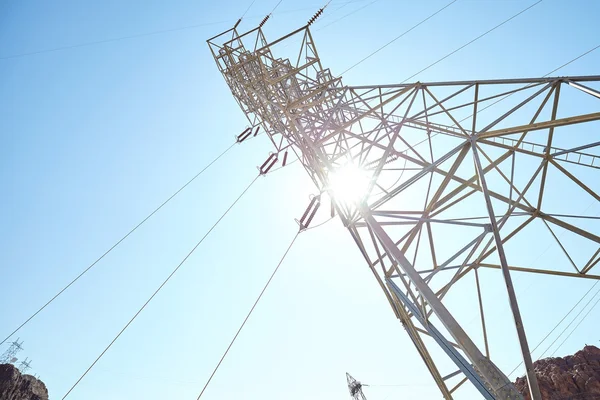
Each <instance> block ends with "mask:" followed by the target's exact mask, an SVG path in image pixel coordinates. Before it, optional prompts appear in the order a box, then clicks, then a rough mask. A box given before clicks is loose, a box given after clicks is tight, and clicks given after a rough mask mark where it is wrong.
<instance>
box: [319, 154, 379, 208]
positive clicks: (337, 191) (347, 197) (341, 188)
mask: <svg viewBox="0 0 600 400" xmlns="http://www.w3.org/2000/svg"><path fill="white" fill-rule="evenodd" d="M370 182H371V179H370V176H369V174H368V172H367V171H365V170H364V169H362V168H360V167H359V166H357V165H356V164H353V163H350V162H349V163H346V164H344V165H342V166H340V167H339V168H336V169H334V170H333V171H331V172H330V173H329V192H330V193H331V195H332V196H333V198H334V199H335V200H336V201H337V202H340V203H343V204H346V205H347V206H350V205H357V204H358V203H360V202H361V201H362V200H363V199H364V197H365V196H366V195H367V191H368V190H369V184H370Z"/></svg>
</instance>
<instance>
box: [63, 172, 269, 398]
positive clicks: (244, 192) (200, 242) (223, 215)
mask: <svg viewBox="0 0 600 400" xmlns="http://www.w3.org/2000/svg"><path fill="white" fill-rule="evenodd" d="M259 177H260V174H259V175H257V176H256V177H255V178H254V179H253V180H252V182H250V184H249V185H248V186H246V188H245V189H244V190H243V191H242V193H241V194H240V195H239V196H238V197H237V198H236V199H235V200H234V201H233V203H231V205H230V206H229V207H228V208H227V209H226V210H225V212H224V213H223V214H222V215H221V216H220V217H219V219H217V221H216V222H215V223H214V224H213V225H212V226H211V227H210V229H209V230H208V231H207V232H206V233H205V234H204V236H202V238H201V239H200V240H199V241H198V242H197V243H196V245H195V246H194V247H193V248H192V249H191V250H190V252H189V253H188V254H187V255H186V256H185V257H184V258H183V259H182V260H181V262H180V263H179V264H178V265H177V266H176V267H175V269H173V271H171V273H170V274H169V275H168V276H167V278H166V279H165V280H164V281H163V282H162V283H161V284H160V286H158V288H157V289H156V290H155V291H154V292H153V293H152V295H151V296H150V297H149V298H148V299H147V300H146V302H145V303H144V304H143V305H142V306H141V307H140V308H139V309H138V310H137V312H136V313H135V314H134V315H133V317H131V319H130V320H129V321H128V322H127V324H125V326H124V327H123V328H122V329H121V330H120V331H119V333H117V335H116V336H115V337H114V338H113V340H112V341H111V342H110V343H109V344H108V346H106V348H105V349H104V350H103V351H102V352H101V353H100V355H99V356H98V357H97V358H96V359H95V360H94V361H93V362H92V364H91V365H90V366H89V367H88V368H87V369H86V370H85V372H84V373H83V374H82V375H81V376H80V377H79V379H78V380H77V381H76V382H75V383H74V384H73V386H71V388H70V389H69V390H68V392H67V393H66V394H65V395H64V396H63V397H62V400H64V399H66V398H67V396H68V395H69V394H70V393H71V392H72V391H73V389H75V387H77V385H78V384H79V383H80V382H81V381H82V379H83V378H84V377H85V376H86V375H87V374H88V372H90V371H91V370H92V368H94V366H95V365H96V363H97V362H98V361H100V359H101V358H102V357H103V356H104V354H105V353H106V352H107V351H108V350H109V349H110V348H111V347H112V345H113V344H114V343H115V342H116V341H117V340H118V339H119V337H120V336H121V335H122V334H123V332H125V331H126V330H127V328H128V327H129V326H130V325H131V323H132V322H133V321H135V319H136V318H137V317H138V315H140V314H141V312H142V311H144V309H145V308H146V306H147V305H148V304H149V303H150V301H152V299H153V298H154V297H155V296H156V295H157V294H158V293H159V292H160V290H161V289H162V288H163V287H164V286H165V285H166V284H167V282H169V280H170V279H171V278H172V277H173V275H175V273H177V271H179V269H180V268H181V266H182V265H183V264H184V263H185V262H186V261H187V260H188V258H190V256H191V255H192V254H193V253H194V252H195V251H196V249H197V248H198V247H199V246H200V244H202V242H203V241H204V239H206V238H207V237H208V235H209V234H210V233H211V232H212V231H213V230H214V229H215V228H216V227H217V225H218V224H219V222H221V220H223V218H225V216H226V215H227V214H228V213H229V211H231V209H232V208H233V206H235V205H236V204H237V202H238V201H239V200H240V199H241V198H242V197H243V196H244V194H246V192H247V191H248V190H249V189H250V188H251V187H252V185H254V183H255V182H256V180H257V179H258V178H259Z"/></svg>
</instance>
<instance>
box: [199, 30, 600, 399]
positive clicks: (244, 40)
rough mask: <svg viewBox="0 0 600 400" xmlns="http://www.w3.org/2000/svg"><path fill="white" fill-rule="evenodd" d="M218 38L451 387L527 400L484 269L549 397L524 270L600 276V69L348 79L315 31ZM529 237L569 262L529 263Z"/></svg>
mask: <svg viewBox="0 0 600 400" xmlns="http://www.w3.org/2000/svg"><path fill="white" fill-rule="evenodd" d="M208 44H209V47H210V49H211V51H212V53H213V55H214V58H215V61H216V63H217V65H218V68H219V70H220V72H221V73H222V74H223V76H224V78H225V80H226V82H227V84H228V85H229V88H230V89H231V92H232V94H233V96H234V98H235V99H236V101H237V102H238V103H239V106H240V107H241V109H242V110H243V112H244V113H245V114H246V116H247V117H248V119H249V121H250V123H251V125H252V126H261V127H262V129H263V130H264V131H265V132H266V133H267V134H268V136H269V138H270V140H271V141H272V143H273V146H274V147H275V152H274V155H273V156H272V157H271V159H272V160H277V159H279V160H281V159H282V158H284V159H286V158H287V153H288V152H293V153H295V155H296V156H297V158H298V159H299V160H300V161H301V163H302V165H303V166H304V168H305V169H306V171H307V172H308V174H309V175H310V177H311V179H312V180H313V181H314V183H315V185H316V186H317V188H318V189H319V190H320V191H321V193H327V194H329V195H330V197H331V198H332V200H331V201H332V203H333V206H334V207H335V210H336V212H337V214H338V215H339V217H340V218H341V219H342V221H343V223H344V224H345V226H346V227H347V229H348V231H349V233H350V234H351V235H352V238H353V239H354V241H355V243H356V245H357V246H358V248H359V249H360V252H361V253H362V255H363V256H364V258H365V260H366V262H367V264H368V267H369V268H370V269H371V271H372V272H373V276H374V278H375V280H376V281H377V283H378V285H379V286H380V287H381V289H382V290H383V292H384V294H385V296H386V297H387V300H388V301H389V304H390V305H391V307H392V309H393V311H394V313H395V315H396V317H397V318H398V319H400V321H401V322H402V324H403V326H404V327H405V330H406V332H407V333H408V335H409V336H410V339H411V340H412V342H413V343H414V345H415V347H416V349H417V351H418V352H419V354H420V356H421V357H422V359H423V361H424V362H425V364H426V366H427V368H428V370H429V372H430V373H431V375H432V377H433V379H434V380H435V382H436V384H437V385H438V387H439V389H440V391H441V393H442V394H443V396H444V397H445V398H446V399H452V398H453V396H455V395H456V390H457V389H458V388H459V387H461V385H463V384H464V382H466V381H469V382H471V384H472V385H473V386H474V387H475V388H476V389H477V390H478V391H479V393H481V395H482V396H483V397H484V398H488V399H494V398H497V399H519V398H522V395H521V394H520V393H519V392H518V391H517V390H516V389H515V387H514V385H513V384H512V383H511V381H510V379H508V378H507V376H506V374H505V373H504V372H503V371H502V370H501V369H500V368H499V367H498V366H497V365H496V363H494V353H491V354H490V349H489V342H488V337H489V332H488V329H487V328H486V322H489V317H488V316H486V314H485V305H484V301H483V300H482V299H483V296H482V291H483V290H484V289H483V288H482V285H480V277H479V275H480V274H481V273H482V271H483V270H499V272H500V273H499V274H498V275H497V277H498V279H503V281H502V282H503V284H504V285H505V287H504V288H503V291H504V293H505V294H506V295H507V297H508V300H509V303H510V310H511V313H512V318H513V319H514V322H515V326H516V333H517V335H516V336H515V339H514V340H517V341H518V344H519V346H520V350H521V354H522V358H523V362H524V365H525V366H526V372H527V376H528V380H529V383H530V391H531V393H532V397H533V398H536V399H539V398H540V395H539V389H538V388H537V382H536V379H535V374H534V373H533V368H532V359H531V354H530V349H529V344H528V341H527V337H526V335H525V329H524V326H523V321H522V319H521V313H520V310H519V303H518V301H517V296H516V295H515V291H514V289H513V284H512V277H511V272H514V271H520V272H528V273H533V274H549V275H556V276H557V279H561V278H562V279H564V278H566V277H571V278H578V279H598V278H600V275H598V274H595V270H597V265H598V264H599V262H600V232H599V229H598V224H597V223H595V222H596V221H597V219H598V218H597V217H592V216H587V215H585V213H584V212H583V210H582V208H584V207H582V205H587V203H588V202H589V201H591V202H592V205H595V204H597V203H598V202H599V201H600V197H599V195H598V193H599V192H600V175H599V174H598V169H600V154H599V153H598V146H600V135H599V134H598V132H599V130H598V128H599V127H600V124H599V122H598V121H599V120H600V92H599V91H598V87H599V86H600V76H577V77H544V78H533V79H504V80H485V81H483V80H480V81H477V80H473V81H458V82H431V83H421V82H416V83H410V84H398V85H377V86H346V85H344V84H343V83H342V80H341V78H339V77H335V76H333V75H332V73H331V72H330V71H329V69H327V68H324V67H323V65H322V63H321V60H320V58H319V55H318V53H317V49H316V47H315V43H314V40H313V36H312V34H311V32H310V29H309V27H308V26H304V27H302V28H300V29H298V30H296V31H294V32H292V33H290V34H288V35H285V36H283V37H281V38H279V39H277V40H275V41H271V42H269V41H267V39H266V38H265V36H264V33H263V31H262V28H261V27H258V28H255V29H252V30H250V31H248V32H244V33H241V32H238V30H237V28H236V27H234V28H233V29H230V30H228V31H226V32H223V33H222V34H220V35H217V36H215V37H213V38H211V39H209V40H208ZM492 107H493V108H492ZM488 108H490V110H489V111H488V110H487V109H488ZM349 164H351V165H355V166H357V167H358V168H360V169H361V170H362V171H363V172H364V174H366V175H367V178H368V186H367V187H366V189H365V190H364V194H363V195H362V196H361V197H360V198H359V199H355V200H353V201H348V200H347V199H342V198H336V194H335V193H334V192H333V191H332V189H331V185H330V181H331V179H332V177H333V176H335V174H336V173H338V172H339V171H340V170H342V169H344V168H346V167H347V166H348V165H349ZM565 193H573V194H575V193H576V194H577V195H576V196H575V195H574V196H572V199H571V198H570V200H569V201H563V199H564V196H565ZM574 243H575V244H574ZM518 244H521V245H522V244H526V246H527V248H528V249H529V248H531V249H533V248H534V247H535V248H538V249H542V250H543V249H544V248H545V247H546V246H553V247H559V248H560V251H561V254H562V256H563V258H562V259H561V260H557V262H556V265H547V266H546V267H544V268H533V267H528V266H526V265H524V264H520V263H521V262H522V261H520V259H521V258H522V257H521V254H522V253H523V250H522V249H519V248H518V246H516V247H515V245H518ZM574 250H575V251H574ZM532 251H533V250H532ZM539 251H541V250H539ZM466 281H469V285H466V284H465V283H464V282H466ZM461 285H462V286H461ZM455 287H461V289H460V290H456V289H454V290H453V288H455ZM465 287H469V288H470V291H472V292H473V293H474V296H476V298H477V301H476V302H475V303H474V304H473V305H472V307H473V308H476V309H477V310H478V314H479V316H480V324H479V326H478V327H476V328H472V329H470V330H469V331H468V332H467V330H466V329H465V327H464V326H462V325H461V324H460V323H459V322H458V321H457V319H456V318H455V314H456V312H455V311H454V309H453V308H452V307H456V302H452V301H451V300H452V298H453V296H455V297H454V298H456V296H458V297H460V296H462V295H463V294H464V293H463V292H464V288H465ZM503 297H505V295H503ZM503 301H505V300H503ZM486 318H487V319H486ZM507 340H508V339H507ZM476 342H478V343H479V345H477V344H476ZM496 354H497V353H496ZM448 360H451V363H449V362H448ZM449 365H450V366H453V368H449Z"/></svg>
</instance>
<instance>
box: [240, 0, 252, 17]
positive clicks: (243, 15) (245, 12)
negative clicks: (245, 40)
mask: <svg viewBox="0 0 600 400" xmlns="http://www.w3.org/2000/svg"><path fill="white" fill-rule="evenodd" d="M255 2H256V0H252V2H251V3H250V5H249V6H248V8H246V11H244V13H243V14H242V16H241V18H240V19H243V18H244V17H245V16H246V14H247V13H248V11H249V10H250V8H251V7H252V6H253V5H254V3H255Z"/></svg>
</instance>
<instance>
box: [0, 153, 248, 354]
mask: <svg viewBox="0 0 600 400" xmlns="http://www.w3.org/2000/svg"><path fill="white" fill-rule="evenodd" d="M236 143H237V142H234V143H233V144H232V145H231V146H229V147H228V148H227V149H225V151H223V152H222V153H221V154H219V155H218V156H217V157H216V158H215V159H213V160H212V161H211V162H210V163H209V164H208V165H206V166H205V167H204V168H202V170H200V172H198V173H197V174H196V175H194V176H193V177H192V179H190V180H189V181H187V182H186V183H185V184H184V185H183V186H181V187H180V188H179V189H178V190H177V191H176V192H175V193H173V194H172V195H171V196H170V197H169V198H168V199H166V200H165V201H164V202H162V204H161V205H159V206H158V207H157V208H155V209H154V211H152V212H151V213H150V214H148V215H147V216H146V218H144V219H143V220H142V221H141V222H140V223H138V224H137V225H136V226H135V227H133V229H131V230H130V231H129V232H127V234H125V236H123V237H122V238H121V239H119V240H118V241H117V242H116V243H115V244H113V245H112V246H111V247H110V248H109V249H108V250H106V251H105V252H104V254H102V255H101V256H100V257H98V258H97V259H96V260H95V261H94V262H92V263H91V264H90V265H89V266H88V267H87V268H86V269H84V270H83V272H81V273H80V274H79V275H77V276H76V277H75V279H73V280H72V281H71V282H69V283H68V284H67V285H66V286H65V287H63V288H62V289H61V290H60V291H59V292H58V293H56V294H55V295H54V296H53V297H52V298H51V299H50V300H48V301H47V302H46V303H45V304H44V305H43V306H41V307H40V308H39V309H38V310H37V311H36V312H35V313H33V314H32V315H31V316H30V317H29V318H27V319H26V320H25V322H23V323H22V324H21V325H19V326H18V327H17V328H16V329H15V330H13V331H12V332H11V333H10V334H9V335H8V336H6V338H4V340H2V342H0V345H2V344H4V343H5V342H6V341H7V340H8V339H10V338H11V337H12V336H13V335H14V334H15V333H17V332H18V331H19V330H20V329H21V328H23V327H24V326H25V325H26V324H27V323H28V322H29V321H31V320H32V319H33V318H35V316H36V315H38V314H39V313H40V312H41V311H42V310H43V309H45V308H46V307H47V306H48V305H50V303H52V302H53V301H54V300H56V298H57V297H58V296H60V295H61V294H63V292H64V291H66V290H67V289H68V288H69V287H71V285H73V284H74V283H75V282H77V281H78V280H79V279H80V278H81V277H83V276H84V275H85V274H86V273H87V272H88V271H89V270H91V269H92V268H93V267H94V266H95V265H96V264H97V263H98V262H100V260H102V259H103V258H104V257H106V256H107V255H108V254H109V253H110V252H111V251H113V250H114V249H115V248H116V247H117V246H119V245H120V244H121V243H122V242H123V241H124V240H125V239H127V238H128V237H129V235H131V234H132V233H133V232H135V231H136V230H137V229H138V228H139V227H140V226H142V225H143V224H144V223H145V222H146V221H148V220H149V219H150V218H151V217H152V216H153V215H154V214H156V213H157V212H158V211H159V210H160V209H161V208H163V207H164V206H165V205H166V204H167V203H169V202H170V201H171V200H173V198H175V196H177V195H178V194H179V193H180V192H181V191H182V190H183V189H185V188H186V187H187V186H189V185H190V184H191V183H192V182H193V181H195V180H196V178H198V177H199V176H200V175H202V173H203V172H204V171H206V170H207V169H208V168H209V167H210V166H211V165H213V164H214V163H215V162H216V161H217V160H219V159H220V158H221V157H222V156H224V155H225V153H227V152H228V151H229V150H231V148H232V147H233V146H234V145H235V144H236Z"/></svg>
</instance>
